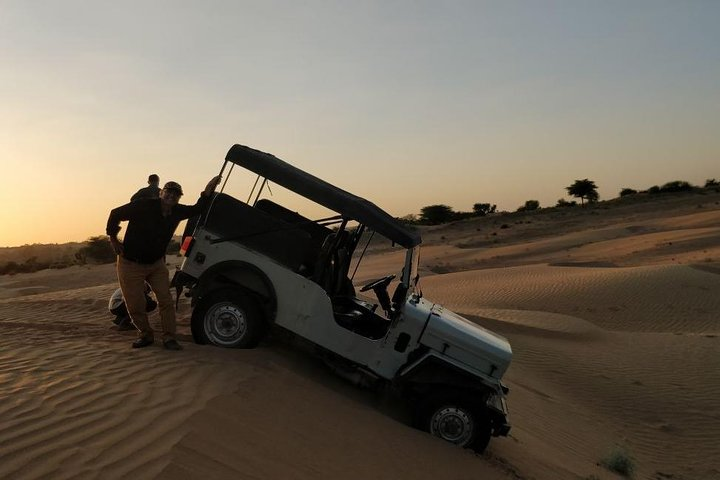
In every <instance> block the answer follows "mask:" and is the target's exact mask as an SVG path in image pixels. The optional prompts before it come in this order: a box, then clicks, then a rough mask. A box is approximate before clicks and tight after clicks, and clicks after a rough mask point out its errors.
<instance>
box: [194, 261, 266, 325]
mask: <svg viewBox="0 0 720 480" xmlns="http://www.w3.org/2000/svg"><path fill="white" fill-rule="evenodd" d="M228 285H237V286H240V287H242V288H244V289H245V290H248V291H249V292H251V293H252V294H253V295H254V296H256V297H259V298H260V299H261V300H262V301H263V305H264V309H265V311H266V313H267V314H268V315H269V316H268V319H269V320H273V319H274V318H275V311H276V305H277V295H276V293H275V287H274V286H273V284H272V282H271V281H270V278H268V276H267V274H266V273H265V272H263V271H262V270H261V269H260V268H258V267H257V266H256V265H253V264H252V263H248V262H243V261H240V260H228V261H225V262H220V263H217V264H215V265H213V266H212V267H210V268H208V269H207V270H205V271H204V272H203V273H202V275H201V276H200V278H199V279H198V281H197V285H196V287H195V288H193V290H192V292H193V293H192V295H193V303H195V302H196V301H197V300H199V299H201V298H202V297H203V296H204V295H205V294H207V292H208V291H210V290H214V289H215V288H217V287H219V286H228Z"/></svg>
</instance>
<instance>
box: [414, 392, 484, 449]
mask: <svg viewBox="0 0 720 480" xmlns="http://www.w3.org/2000/svg"><path fill="white" fill-rule="evenodd" d="M423 410H424V412H423V413H422V416H423V419H422V422H423V424H424V425H423V427H424V430H426V431H427V432H429V433H430V434H431V435H433V436H435V437H438V438H441V439H443V440H445V441H446V442H450V443H454V444H455V445H458V446H460V447H463V448H472V449H473V450H475V451H476V452H478V453H482V452H483V451H485V448H486V447H487V445H488V443H489V442H490V437H491V435H492V430H491V427H490V422H489V421H488V419H487V417H486V416H485V415H483V414H482V412H483V410H482V409H481V408H477V407H473V406H471V403H470V402H468V401H466V400H463V399H461V398H445V399H436V400H434V401H431V402H428V403H426V405H425V406H424V408H423Z"/></svg>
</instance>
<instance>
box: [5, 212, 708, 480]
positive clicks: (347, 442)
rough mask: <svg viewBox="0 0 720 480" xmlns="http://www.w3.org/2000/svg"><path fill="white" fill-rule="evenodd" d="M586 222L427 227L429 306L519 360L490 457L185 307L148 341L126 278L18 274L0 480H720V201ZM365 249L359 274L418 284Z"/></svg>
mask: <svg viewBox="0 0 720 480" xmlns="http://www.w3.org/2000/svg"><path fill="white" fill-rule="evenodd" d="M623 208H625V207H623ZM698 210H700V211H698ZM581 215H582V216H583V218H580V219H578V218H574V219H572V220H568V219H567V218H566V224H565V225H566V226H565V227H562V228H558V229H553V228H552V225H553V223H552V221H553V219H550V218H548V219H545V220H543V219H538V218H539V217H538V218H536V219H534V220H533V223H532V224H527V223H523V224H522V228H525V227H527V228H530V227H532V229H534V230H532V232H530V231H529V230H526V233H527V232H530V233H528V234H527V235H526V238H524V239H523V238H522V237H523V234H519V233H517V232H516V233H508V232H507V230H513V229H514V228H515V227H516V226H517V228H518V229H519V228H521V225H520V224H513V226H512V227H511V228H508V229H504V230H503V231H502V232H500V230H498V232H499V234H498V237H500V236H503V235H505V241H506V243H504V244H503V243H499V245H501V246H497V245H494V244H488V243H486V242H485V240H486V239H485V237H484V235H485V232H484V231H483V229H484V228H485V226H483V225H481V224H473V223H466V222H461V223H459V224H456V225H453V226H445V227H441V228H436V229H428V230H427V231H426V233H427V237H428V243H429V245H428V246H427V247H426V248H424V250H423V265H422V268H421V271H422V272H423V274H424V276H423V279H422V282H421V284H422V288H423V292H424V295H425V296H426V297H427V298H430V299H432V300H435V301H437V302H439V303H442V304H444V305H445V306H446V307H448V308H450V309H452V310H455V311H457V312H458V313H461V314H463V315H465V316H467V317H468V318H470V319H471V320H473V321H475V322H477V323H479V324H480V325H483V326H485V327H486V328H490V329H492V330H493V331H496V332H499V333H501V334H503V335H505V336H506V337H508V338H509V340H510V342H511V344H512V347H513V351H514V360H513V364H512V365H511V367H510V370H509V371H508V374H507V376H506V380H507V383H508V385H509V386H510V389H511V391H510V395H509V399H508V400H509V406H510V412H511V422H512V424H513V430H512V432H511V435H510V437H509V438H506V439H495V440H494V441H493V442H491V444H490V448H489V450H488V452H487V453H486V454H485V455H483V456H477V455H474V454H471V453H469V452H467V451H463V450H460V449H457V448H454V447H452V446H450V445H446V444H444V443H442V442H440V441H437V440H436V439H434V438H431V437H430V436H428V435H426V434H424V433H422V432H420V431H417V430H414V429H412V428H410V427H409V426H407V421H408V418H407V411H406V410H405V409H404V408H403V407H402V406H401V405H400V404H399V403H398V402H397V401H395V400H393V399H391V398H389V397H382V396H377V395H374V394H372V393H371V392H367V391H364V390H361V389H358V388H356V387H355V386H353V385H350V384H347V383H345V382H344V381H343V380H342V379H340V378H338V377H336V376H334V375H333V374H332V373H331V372H330V371H329V370H328V369H326V368H325V367H324V366H323V365H322V364H320V363H319V362H318V361H317V360H315V359H314V358H312V357H310V356H308V355H307V354H305V353H303V352H300V351H297V350H295V349H293V348H291V347H288V346H287V345H284V344H283V343H281V342H278V341H277V340H272V339H271V340H270V341H269V342H267V343H266V344H264V345H262V346H261V347H260V348H258V349H255V350H247V351H243V350H223V349H219V348H213V347H207V346H199V345H194V344H192V343H191V342H190V336H189V314H190V308H189V305H188V302H187V300H186V299H182V301H181V303H180V312H179V323H180V339H181V341H182V343H183V345H184V347H185V350H184V351H183V352H167V351H165V350H163V349H162V348H161V347H160V346H159V345H156V346H154V347H151V348H148V349H146V350H141V351H136V350H132V349H130V348H129V344H130V342H131V340H132V339H133V333H132V332H117V331H114V330H112V329H111V328H110V327H111V323H110V320H111V318H110V315H109V314H108V312H107V310H106V308H107V307H106V302H107V299H108V297H109V295H110V293H111V292H112V291H113V290H114V289H115V288H116V285H115V280H114V270H113V268H112V266H111V265H108V266H96V267H73V269H66V270H58V271H45V272H36V273H34V274H22V275H15V276H13V277H0V328H1V330H0V332H1V333H0V478H13V479H16V478H18V479H32V478H98V479H100V478H102V479H106V478H133V479H137V478H168V479H170V478H172V479H178V478H180V479H183V478H186V479H194V478H218V479H230V478H233V479H234V478H307V479H310V478H328V479H329V478H358V479H360V478H419V479H422V478H428V479H430V478H433V479H436V478H448V479H469V478H486V479H505V478H509V479H551V480H554V479H587V478H592V477H591V476H595V477H596V478H602V479H609V478H617V477H616V476H615V475H614V474H612V473H610V472H608V471H607V470H606V469H604V468H603V467H602V466H599V465H598V462H599V461H600V459H601V458H602V457H603V456H604V455H605V454H606V453H607V452H608V451H609V450H610V449H611V448H612V447H613V446H614V445H622V446H623V447H625V448H627V449H628V451H629V452H631V454H632V455H633V456H634V457H635V459H636V463H637V475H636V478H643V479H653V480H658V479H719V478H720V461H718V459H720V447H718V445H720V441H718V440H719V439H720V402H718V398H720V368H719V367H720V317H719V316H718V312H720V274H719V273H720V267H719V266H718V265H719V263H718V261H719V260H720V255H719V253H720V252H719V251H718V244H720V242H718V227H716V225H718V220H720V210H717V209H716V210H712V209H711V208H708V207H707V206H706V207H704V208H703V209H697V207H696V206H695V205H694V204H688V205H686V211H685V212H682V211H681V208H680V206H679V204H672V208H669V209H668V211H667V212H657V211H656V210H650V209H649V207H647V206H646V205H643V206H642V208H640V207H638V208H637V209H634V210H633V209H626V210H624V211H623V212H622V214H621V215H620V214H617V212H615V213H613V211H608V212H607V213H605V212H603V215H605V217H603V220H602V222H599V223H598V222H596V220H597V218H594V217H593V216H592V215H585V212H581V213H578V216H581ZM564 218H565V217H564ZM555 220H559V219H557V218H556V219H555ZM573 222H574V223H573ZM571 224H573V225H574V227H573V228H570V227H571ZM478 228H480V229H481V231H480V232H478V230H477V229H478ZM543 229H544V230H545V234H544V235H542V230H543ZM512 235H515V237H513V236H512ZM441 236H445V237H446V238H445V240H442V239H440V237H441ZM458 245H460V246H458ZM473 245H474V246H473ZM368 255H369V256H368V258H367V259H366V263H365V265H364V267H363V269H362V271H361V272H358V276H357V277H356V283H358V284H361V283H363V282H364V281H367V280H369V279H371V278H377V277H381V276H384V275H386V274H388V273H399V272H397V271H395V270H396V269H397V268H398V267H399V265H400V264H401V262H402V257H401V254H398V253H393V252H389V251H386V250H378V251H377V252H370V253H369V254H368ZM151 320H152V321H154V322H158V318H157V314H153V316H152V317H151Z"/></svg>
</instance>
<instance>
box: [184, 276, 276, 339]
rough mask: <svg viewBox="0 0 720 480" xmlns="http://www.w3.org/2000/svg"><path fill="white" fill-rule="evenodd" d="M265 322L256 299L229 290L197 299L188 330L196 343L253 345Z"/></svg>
mask: <svg viewBox="0 0 720 480" xmlns="http://www.w3.org/2000/svg"><path fill="white" fill-rule="evenodd" d="M264 327H265V322H264V320H263V316H262V313H261V310H260V307H259V306H258V304H257V302H256V301H255V300H254V299H253V298H252V297H250V296H249V295H248V294H245V293H242V292H238V291H236V290H232V289H223V290H219V291H216V292H211V293H209V294H208V295H207V296H205V297H203V298H202V299H200V300H199V301H198V304H197V305H196V306H195V309H194V310H193V313H192V319H191V329H192V334H193V338H194V339H195V341H196V342H197V343H203V344H204V343H211V344H213V345H217V346H219V347H226V348H254V347H256V346H257V344H258V343H259V342H260V340H261V337H262V334H263V332H264V330H265V328H264Z"/></svg>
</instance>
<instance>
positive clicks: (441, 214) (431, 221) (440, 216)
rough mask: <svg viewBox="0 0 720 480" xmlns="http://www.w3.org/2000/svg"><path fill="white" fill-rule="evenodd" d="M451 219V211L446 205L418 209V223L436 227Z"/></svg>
mask: <svg viewBox="0 0 720 480" xmlns="http://www.w3.org/2000/svg"><path fill="white" fill-rule="evenodd" d="M452 219H453V209H452V208H450V207H448V206H447V205H428V206H427V207H423V208H421V209H420V221H421V222H422V223H425V224H428V225H437V224H439V223H445V222H449V221H450V220H452Z"/></svg>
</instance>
